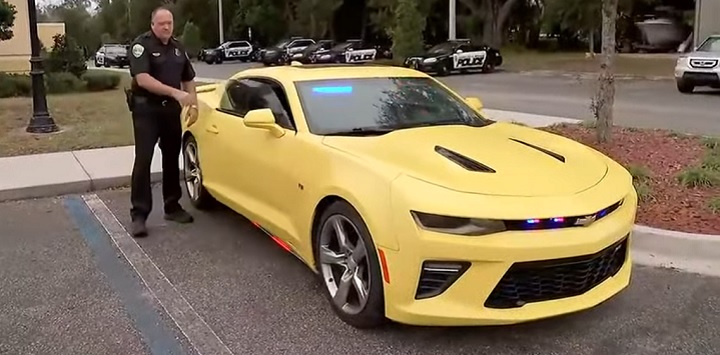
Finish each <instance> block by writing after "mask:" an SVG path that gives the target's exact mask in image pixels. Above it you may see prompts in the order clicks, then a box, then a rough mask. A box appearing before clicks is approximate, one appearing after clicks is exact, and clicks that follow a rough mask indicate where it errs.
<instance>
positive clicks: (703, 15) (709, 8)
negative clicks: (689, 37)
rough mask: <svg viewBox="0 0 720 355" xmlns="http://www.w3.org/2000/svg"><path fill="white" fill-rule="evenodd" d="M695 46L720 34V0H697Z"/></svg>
mask: <svg viewBox="0 0 720 355" xmlns="http://www.w3.org/2000/svg"><path fill="white" fill-rule="evenodd" d="M695 1H696V11H697V14H696V16H695V19H696V23H695V34H696V35H695V46H699V45H700V43H702V41H704V40H705V38H707V37H708V36H710V35H713V34H720V0H695Z"/></svg>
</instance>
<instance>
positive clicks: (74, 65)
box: [45, 34, 87, 78]
mask: <svg viewBox="0 0 720 355" xmlns="http://www.w3.org/2000/svg"><path fill="white" fill-rule="evenodd" d="M53 41H54V44H53V46H52V50H51V51H50V53H49V54H48V57H47V59H45V70H47V72H49V73H58V72H68V73H72V74H74V75H75V76H77V77H78V78H79V77H80V76H81V75H83V74H84V73H85V72H86V71H87V64H86V63H85V53H84V52H83V50H82V48H80V46H78V45H77V43H76V42H75V40H74V39H73V38H72V37H69V36H65V35H62V34H57V35H55V36H54V37H53Z"/></svg>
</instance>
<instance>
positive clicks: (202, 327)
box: [82, 194, 232, 355]
mask: <svg viewBox="0 0 720 355" xmlns="http://www.w3.org/2000/svg"><path fill="white" fill-rule="evenodd" d="M82 198H83V200H84V201H85V204H87V206H88V207H89V208H90V210H91V211H92V213H93V214H94V215H95V218H97V220H98V221H99V222H100V224H101V225H102V226H103V228H104V229H105V231H106V232H107V233H108V235H109V236H110V238H111V239H112V241H113V243H115V246H116V247H117V248H118V249H119V250H120V252H121V253H122V254H123V256H125V259H127V261H128V262H129V263H130V265H131V266H132V267H133V269H134V270H135V272H136V273H137V274H138V276H139V277H140V279H141V280H142V281H143V283H144V284H145V286H146V287H147V288H148V290H149V291H150V292H151V293H152V295H153V296H154V297H155V298H156V299H157V300H158V302H159V303H160V305H161V306H162V307H163V309H165V312H167V314H168V315H169V316H170V318H172V320H173V322H175V325H177V327H178V328H179V329H180V331H181V332H182V333H183V335H185V337H186V338H187V339H188V341H189V342H190V344H191V345H192V346H193V348H195V350H196V351H197V353H198V354H199V355H215V354H217V355H232V351H230V349H229V348H228V346H227V345H225V343H223V341H222V340H220V338H219V337H218V336H217V334H216V333H215V332H214V331H213V330H212V329H211V328H210V326H209V325H208V324H207V323H206V322H205V320H203V319H202V317H200V315H199V314H198V313H197V312H196V311H195V309H194V308H193V307H192V305H190V303H188V301H187V300H186V299H185V297H183V296H182V295H181V294H180V292H178V290H177V288H175V285H173V284H172V283H171V282H170V280H168V278H167V277H166V276H165V274H163V272H162V271H161V270H160V268H158V266H157V265H156V264H155V263H154V262H153V261H152V259H151V258H150V257H149V256H148V255H147V254H146V253H145V251H144V250H143V249H142V248H141V247H140V245H139V244H138V243H137V242H136V241H135V240H134V239H133V238H132V236H130V234H128V232H127V231H126V230H125V228H124V227H123V225H122V224H121V223H120V221H118V219H117V217H116V216H115V215H114V214H113V213H112V212H111V211H110V209H109V208H108V207H107V205H105V202H103V200H102V199H100V197H98V196H97V195H96V194H86V195H83V196H82Z"/></svg>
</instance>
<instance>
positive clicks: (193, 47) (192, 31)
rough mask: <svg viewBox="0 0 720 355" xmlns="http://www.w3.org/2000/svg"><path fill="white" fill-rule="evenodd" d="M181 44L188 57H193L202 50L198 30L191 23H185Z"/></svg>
mask: <svg viewBox="0 0 720 355" xmlns="http://www.w3.org/2000/svg"><path fill="white" fill-rule="evenodd" d="M182 42H183V45H184V46H185V49H186V52H187V53H188V55H190V56H195V55H196V54H197V53H198V52H199V51H200V49H202V45H203V43H202V38H200V29H199V28H198V27H197V26H195V24H193V23H192V22H186V23H185V26H184V27H183V32H182Z"/></svg>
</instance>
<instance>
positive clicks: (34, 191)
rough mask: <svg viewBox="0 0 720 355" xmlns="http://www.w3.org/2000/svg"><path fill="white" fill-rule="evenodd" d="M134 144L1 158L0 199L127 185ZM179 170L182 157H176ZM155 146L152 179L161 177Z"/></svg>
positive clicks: (159, 156)
mask: <svg viewBox="0 0 720 355" xmlns="http://www.w3.org/2000/svg"><path fill="white" fill-rule="evenodd" d="M134 158H135V151H134V146H124V147H115V148H101V149H88V150H76V151H72V152H59V153H47V154H34V155H22V156H16V157H6V158H0V171H3V172H9V174H2V175H0V201H6V200H22V199H30V198H38V197H51V196H59V195H66V194H74V193H82V192H89V191H96V190H104V189H109V188H113V187H121V186H128V185H130V175H131V172H132V165H133V160H134ZM178 159H179V161H180V169H181V170H182V168H183V164H182V157H178ZM161 167H162V153H161V152H160V148H158V147H157V146H155V154H154V156H153V162H152V167H151V172H152V180H153V181H154V182H156V181H160V178H161V171H162V169H161Z"/></svg>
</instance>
